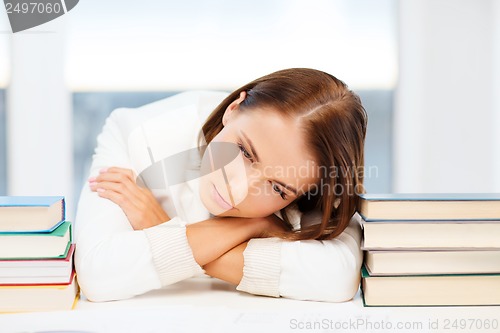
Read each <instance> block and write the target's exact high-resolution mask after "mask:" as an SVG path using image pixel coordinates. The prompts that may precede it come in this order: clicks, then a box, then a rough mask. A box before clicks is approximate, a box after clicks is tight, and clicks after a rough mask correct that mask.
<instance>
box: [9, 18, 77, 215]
mask: <svg viewBox="0 0 500 333" xmlns="http://www.w3.org/2000/svg"><path fill="white" fill-rule="evenodd" d="M34 30H35V31H31V30H30V31H27V32H19V33H16V34H13V35H12V37H11V41H12V43H11V48H10V49H11V64H12V67H11V81H10V84H9V87H8V89H7V143H8V144H7V163H8V164H7V177H8V194H9V195H64V196H66V197H67V199H68V200H67V202H68V205H69V207H68V211H72V209H71V203H72V200H71V195H72V193H73V192H72V181H73V179H72V170H73V165H72V135H71V113H72V110H71V100H70V94H69V92H68V90H67V88H66V84H65V82H64V72H63V69H64V66H63V65H62V64H63V61H64V43H65V40H64V38H65V36H64V30H65V18H64V17H61V18H58V19H57V20H54V21H51V22H49V23H47V24H45V25H43V28H42V27H39V28H36V29H34ZM68 218H70V219H71V218H72V217H71V216H68Z"/></svg>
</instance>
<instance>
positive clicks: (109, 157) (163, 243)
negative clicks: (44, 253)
mask: <svg viewBox="0 0 500 333" xmlns="http://www.w3.org/2000/svg"><path fill="white" fill-rule="evenodd" d="M119 112H120V110H119V109H118V110H115V111H113V113H112V114H111V115H110V116H109V117H108V119H107V120H106V124H105V126H104V128H103V131H102V133H101V134H100V135H99V137H98V140H97V141H98V142H97V148H96V150H95V154H94V156H93V161H92V166H91V174H97V172H98V170H99V169H101V168H104V167H109V166H119V167H123V168H132V164H131V162H130V160H129V156H128V152H127V148H126V145H125V143H124V140H123V137H122V134H121V132H120V128H119V126H118V121H119V119H120V118H119ZM75 242H76V253H75V268H76V271H77V275H78V282H79V284H80V287H81V289H82V292H83V293H84V294H85V296H86V297H87V298H88V299H89V300H91V301H109V300H118V299H125V298H130V297H132V296H135V295H138V294H142V293H145V292H147V291H149V290H152V289H157V288H160V287H162V286H165V285H168V284H171V283H174V282H177V281H180V280H183V279H186V278H189V277H191V276H193V275H195V274H199V273H200V272H203V270H202V268H201V267H200V266H199V265H198V264H197V263H196V261H195V260H194V257H193V254H192V252H191V249H190V247H189V245H188V242H187V237H186V227H185V222H184V221H182V220H180V219H179V218H178V217H175V218H173V219H171V220H170V221H168V222H165V223H163V224H160V225H157V226H154V227H152V228H149V229H145V230H138V231H134V230H133V229H132V227H131V226H130V223H129V222H128V219H127V217H126V215H125V214H124V213H123V211H122V210H121V208H120V207H119V206H118V205H116V204H114V203H113V202H111V201H110V200H107V199H104V198H101V197H99V196H98V195H97V194H96V193H95V192H92V191H90V189H89V188H88V186H87V185H85V186H84V188H83V190H82V192H81V196H80V200H79V204H78V210H77V215H76V219H75ZM159 258H161V260H160V259H159ZM159 263H160V264H159Z"/></svg>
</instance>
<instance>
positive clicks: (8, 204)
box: [0, 196, 66, 233]
mask: <svg viewBox="0 0 500 333" xmlns="http://www.w3.org/2000/svg"><path fill="white" fill-rule="evenodd" d="M65 217H66V216H65V203H64V197H62V196H0V233H12V232H28V233H29V232H52V231H53V230H54V229H56V228H57V227H58V226H59V225H60V224H61V223H63V221H64V220H65Z"/></svg>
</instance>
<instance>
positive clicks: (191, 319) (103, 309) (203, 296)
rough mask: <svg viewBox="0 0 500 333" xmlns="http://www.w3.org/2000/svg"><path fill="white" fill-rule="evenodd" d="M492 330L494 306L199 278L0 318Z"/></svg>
mask: <svg viewBox="0 0 500 333" xmlns="http://www.w3.org/2000/svg"><path fill="white" fill-rule="evenodd" d="M256 331H257V332H297V331H302V332H334V331H335V332H419V333H420V332H500V307H497V306H477V307H363V302H362V299H361V297H360V293H359V291H358V293H357V294H356V296H355V297H354V298H353V299H352V300H351V301H349V302H344V303H326V302H312V301H299V300H291V299H285V298H273V297H265V296H255V295H251V294H247V293H243V292H239V291H237V290H236V289H235V286H233V285H230V284H228V283H226V282H224V281H221V280H218V279H215V278H211V277H208V276H199V277H195V278H191V279H188V280H185V281H181V282H179V283H176V284H174V285H171V286H168V287H165V288H163V289H160V290H154V291H151V292H149V293H146V294H144V295H140V296H136V297H134V298H131V299H128V300H122V301H113V302H102V303H93V302H89V301H88V300H86V299H85V297H82V298H81V299H80V300H79V301H78V303H77V305H76V308H75V309H74V310H72V311H54V312H32V313H15V314H1V315H0V333H3V332H46V333H48V332H71V333H77V332H78V333H80V332H256Z"/></svg>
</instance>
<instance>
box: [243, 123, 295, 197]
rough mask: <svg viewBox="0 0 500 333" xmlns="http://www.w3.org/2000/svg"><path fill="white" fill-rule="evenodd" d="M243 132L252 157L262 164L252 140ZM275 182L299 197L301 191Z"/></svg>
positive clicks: (276, 181)
mask: <svg viewBox="0 0 500 333" xmlns="http://www.w3.org/2000/svg"><path fill="white" fill-rule="evenodd" d="M240 132H241V135H242V136H243V137H244V138H245V140H246V141H247V142H248V145H249V146H250V151H251V152H252V155H253V156H254V158H255V160H256V161H257V162H260V161H259V156H258V155H257V152H256V151H255V148H254V146H253V143H252V140H250V138H249V137H248V136H247V135H246V134H245V132H243V131H242V130H240ZM272 181H273V182H275V183H278V184H280V185H281V186H283V187H284V188H286V189H287V190H289V191H291V192H293V193H294V194H295V195H299V191H297V189H296V188H295V187H293V186H290V185H287V184H285V183H283V182H281V181H279V180H276V179H273V180H272Z"/></svg>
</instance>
